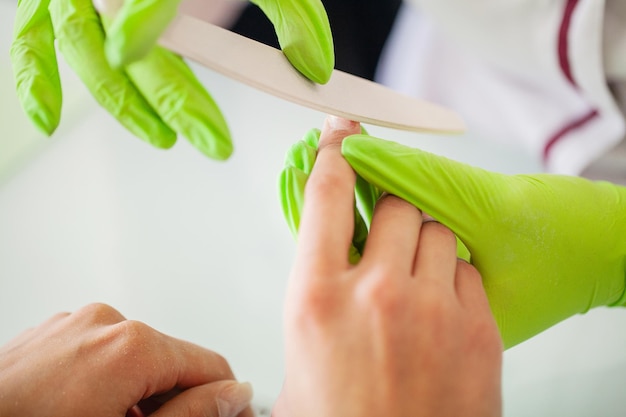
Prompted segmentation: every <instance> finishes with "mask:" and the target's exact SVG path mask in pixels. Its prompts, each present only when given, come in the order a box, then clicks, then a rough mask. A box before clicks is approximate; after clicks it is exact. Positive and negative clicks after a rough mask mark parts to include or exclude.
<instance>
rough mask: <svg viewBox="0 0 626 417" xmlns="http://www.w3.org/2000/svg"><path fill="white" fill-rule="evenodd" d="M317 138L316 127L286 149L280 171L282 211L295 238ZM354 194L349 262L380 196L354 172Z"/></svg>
mask: <svg viewBox="0 0 626 417" xmlns="http://www.w3.org/2000/svg"><path fill="white" fill-rule="evenodd" d="M362 131H363V130H362ZM363 132H364V131H363ZM319 138H320V131H319V130H318V129H313V130H310V131H309V132H308V133H307V134H306V135H305V136H304V138H303V139H302V140H301V141H299V142H297V143H296V144H295V145H293V146H292V147H291V149H289V152H288V153H287V157H286V160H285V167H284V169H283V171H282V172H281V175H280V184H279V185H280V198H281V204H282V208H283V215H284V216H285V219H286V221H287V224H288V226H289V229H290V230H291V233H292V234H293V236H294V237H295V238H297V236H298V228H299V227H300V215H301V213H302V208H303V207H304V187H305V185H306V182H307V180H308V178H309V175H310V174H311V170H312V169H313V165H314V164H315V158H316V156H317V147H318V144H319ZM355 195H356V202H357V203H356V204H355V215H354V236H353V238H352V246H351V247H350V253H349V259H350V262H352V263H353V264H355V263H357V262H358V261H359V259H361V254H362V253H363V248H364V247H365V240H366V238H367V234H368V230H369V225H370V223H371V220H372V215H373V214H374V206H375V205H376V201H378V198H379V197H380V192H379V191H378V190H377V189H376V188H375V187H373V186H372V185H370V184H368V183H367V182H365V181H364V180H363V178H361V177H359V176H358V175H357V180H356V189H355Z"/></svg>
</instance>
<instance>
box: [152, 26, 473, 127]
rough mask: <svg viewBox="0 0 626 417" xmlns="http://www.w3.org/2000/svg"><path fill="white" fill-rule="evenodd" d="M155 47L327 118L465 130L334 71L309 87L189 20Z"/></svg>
mask: <svg viewBox="0 0 626 417" xmlns="http://www.w3.org/2000/svg"><path fill="white" fill-rule="evenodd" d="M159 44H161V45H162V46H164V47H165V48H167V49H169V50H171V51H173V52H175V53H177V54H179V55H182V56H183V57H186V58H188V59H190V60H193V61H195V62H197V63H199V64H201V65H203V66H205V67H207V68H210V69H212V70H214V71H217V72H219V73H221V74H223V75H225V76H227V77H229V78H232V79H235V80H237V81H240V82H242V83H245V84H248V85H250V86H251V87H254V88H257V89H259V90H262V91H264V92H266V93H269V94H272V95H274V96H277V97H280V98H282V99H285V100H289V101H291V102H293V103H297V104H300V105H303V106H306V107H309V108H312V109H315V110H319V111H321V112H324V113H327V114H333V115H335V116H340V117H343V118H346V119H351V120H355V121H359V122H363V123H369V124H373V125H377V126H384V127H389V128H394V129H401V130H408V131H417V132H434V133H461V132H463V131H464V130H465V125H464V123H463V121H462V120H461V118H460V117H459V116H458V115H457V114H456V113H454V112H453V111H451V110H449V109H446V108H444V107H441V106H439V105H435V104H432V103H429V102H426V101H422V100H418V99H416V98H413V97H409V96H406V95H403V94H400V93H397V92H395V91H393V90H391V89H389V88H387V87H384V86H382V85H380V84H377V83H375V82H372V81H369V80H366V79H363V78H360V77H356V76H353V75H351V74H348V73H345V72H342V71H339V70H334V71H333V73H332V76H331V78H330V81H329V82H328V83H327V84H324V85H320V84H316V83H313V82H312V81H310V80H308V79H307V78H306V77H304V76H303V75H302V74H300V73H299V72H298V71H297V70H296V69H295V68H294V67H293V66H292V65H291V64H290V63H289V61H288V60H287V58H286V57H285V56H284V55H283V53H282V52H281V51H280V50H278V49H275V48H272V47H270V46H267V45H265V44H263V43H260V42H257V41H254V40H251V39H248V38H246V37H244V36H240V35H238V34H236V33H233V32H231V31H229V30H226V29H223V28H220V27H218V26H215V25H212V24H210V23H207V22H205V21H202V20H200V19H196V18H194V17H192V16H187V15H184V14H179V15H178V16H177V17H176V19H175V20H174V21H173V22H172V23H171V25H170V26H169V27H168V29H167V30H166V32H165V33H164V34H163V35H162V37H161V38H160V40H159Z"/></svg>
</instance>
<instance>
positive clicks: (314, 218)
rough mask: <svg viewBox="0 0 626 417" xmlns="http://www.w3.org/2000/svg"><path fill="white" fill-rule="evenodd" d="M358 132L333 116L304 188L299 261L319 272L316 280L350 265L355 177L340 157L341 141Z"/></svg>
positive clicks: (325, 127) (351, 123)
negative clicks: (326, 272)
mask: <svg viewBox="0 0 626 417" xmlns="http://www.w3.org/2000/svg"><path fill="white" fill-rule="evenodd" d="M358 132H360V126H359V124H358V123H356V122H351V121H349V120H345V119H339V118H336V117H333V116H330V117H329V118H328V119H327V120H326V123H325V124H324V129H323V130H322V134H321V136H320V144H319V150H318V154H317V159H316V161H315V166H314V167H313V171H312V172H311V176H310V177H309V179H308V181H307V184H306V188H305V195H304V208H303V211H302V218H301V222H300V238H299V242H298V250H297V258H296V259H297V262H298V263H309V264H311V265H310V267H311V268H314V270H316V271H318V272H319V273H318V274H312V275H313V276H324V274H323V272H324V271H336V270H337V268H342V267H347V266H348V265H349V261H348V253H349V251H350V245H351V242H352V234H353V231H354V184H355V181H356V175H355V173H354V171H353V170H352V168H351V167H350V165H348V163H347V162H346V161H345V160H344V158H343V156H342V155H341V141H342V140H343V138H344V137H346V136H349V135H352V134H355V133H358ZM303 267H304V268H307V267H308V266H306V265H304V266H303ZM320 269H321V270H320Z"/></svg>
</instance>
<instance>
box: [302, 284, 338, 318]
mask: <svg viewBox="0 0 626 417" xmlns="http://www.w3.org/2000/svg"><path fill="white" fill-rule="evenodd" d="M337 305H338V300H337V297H336V296H335V295H334V294H333V293H332V292H331V291H330V290H329V288H327V286H326V285H323V284H310V285H307V287H306V288H304V292H303V293H302V294H301V296H300V299H299V308H298V314H297V318H298V321H300V322H308V321H315V322H325V321H326V320H327V319H329V318H331V317H333V316H334V312H335V311H336V310H337Z"/></svg>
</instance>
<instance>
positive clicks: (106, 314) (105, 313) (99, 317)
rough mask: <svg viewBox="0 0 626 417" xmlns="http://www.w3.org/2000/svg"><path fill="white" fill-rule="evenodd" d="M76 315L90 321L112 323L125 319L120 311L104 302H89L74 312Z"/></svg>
mask: <svg viewBox="0 0 626 417" xmlns="http://www.w3.org/2000/svg"><path fill="white" fill-rule="evenodd" d="M74 314H75V315H76V317H78V318H80V319H82V320H86V321H88V322H90V323H107V324H108V323H111V322H118V321H121V320H124V317H123V316H122V315H121V314H120V312H119V311H117V310H116V309H114V308H113V307H111V306H109V305H107V304H104V303H91V304H88V305H86V306H84V307H82V308H81V309H79V310H78V311H76V313H74Z"/></svg>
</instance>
